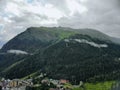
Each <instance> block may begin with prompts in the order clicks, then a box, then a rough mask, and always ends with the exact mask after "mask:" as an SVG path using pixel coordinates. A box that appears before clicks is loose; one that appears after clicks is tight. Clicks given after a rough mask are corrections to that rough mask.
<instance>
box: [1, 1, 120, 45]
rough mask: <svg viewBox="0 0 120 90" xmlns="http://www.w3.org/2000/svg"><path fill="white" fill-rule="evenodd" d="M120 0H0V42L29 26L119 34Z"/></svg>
mask: <svg viewBox="0 0 120 90" xmlns="http://www.w3.org/2000/svg"><path fill="white" fill-rule="evenodd" d="M119 5H120V0H33V1H32V2H30V1H29V2H28V0H0V6H1V7H0V25H1V24H2V25H3V26H4V28H2V29H1V30H0V45H2V44H3V43H4V42H7V41H8V40H10V39H11V38H12V37H14V36H15V35H17V34H18V33H20V32H23V31H24V30H25V29H26V28H28V27H30V26H37V27H38V26H65V27H72V28H93V29H97V30H99V31H101V32H104V33H106V34H108V35H110V36H114V37H119V38H120V30H119V29H120V12H119V10H120V6H119Z"/></svg>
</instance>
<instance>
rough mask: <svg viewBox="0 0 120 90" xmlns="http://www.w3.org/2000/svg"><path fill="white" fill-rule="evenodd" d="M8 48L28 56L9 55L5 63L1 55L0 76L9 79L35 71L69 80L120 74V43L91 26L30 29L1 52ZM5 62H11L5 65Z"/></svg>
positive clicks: (97, 79) (112, 77) (111, 78)
mask: <svg viewBox="0 0 120 90" xmlns="http://www.w3.org/2000/svg"><path fill="white" fill-rule="evenodd" d="M11 49H13V50H22V51H26V52H28V55H25V56H24V57H21V55H18V56H20V58H19V59H16V57H14V56H11V58H10V59H5V60H6V62H4V63H3V60H2V59H1V57H2V56H0V63H1V65H2V66H0V68H1V70H2V72H1V75H3V76H5V77H6V78H10V79H12V78H22V77H25V76H27V75H30V74H32V73H34V72H43V73H47V75H48V77H51V78H56V79H61V78H65V79H69V80H70V81H72V82H79V81H80V80H83V81H104V80H115V79H118V78H119V75H120V71H119V70H120V60H119V59H120V45H119V44H115V43H113V41H112V40H111V37H109V36H107V35H105V34H103V33H101V32H98V31H95V30H91V29H71V28H63V27H58V28H56V27H53V28H47V27H40V28H29V29H28V30H26V31H25V32H23V33H21V34H19V35H18V36H16V37H15V38H13V39H12V40H10V41H9V42H8V43H6V44H5V45H4V46H3V48H2V50H1V51H2V52H7V51H8V50H11ZM29 53H30V55H29ZM31 53H32V54H31ZM12 55H16V54H12ZM4 57H6V56H4ZM13 58H14V59H13ZM14 60H15V61H14ZM8 61H10V62H11V63H10V64H9V65H7V66H5V67H4V65H6V63H8Z"/></svg>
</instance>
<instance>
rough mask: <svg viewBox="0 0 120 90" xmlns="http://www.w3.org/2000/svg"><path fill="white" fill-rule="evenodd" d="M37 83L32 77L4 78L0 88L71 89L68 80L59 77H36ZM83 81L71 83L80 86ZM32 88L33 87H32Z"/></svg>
mask: <svg viewBox="0 0 120 90" xmlns="http://www.w3.org/2000/svg"><path fill="white" fill-rule="evenodd" d="M36 80H37V82H38V83H34V81H33V79H26V80H21V79H13V80H10V79H7V80H6V79H5V78H2V79H1V81H0V90H72V88H71V85H70V84H69V83H70V82H69V80H66V79H60V80H54V79H48V78H44V79H40V81H38V80H39V79H38V78H37V79H36ZM82 85H83V82H82V81H80V85H73V86H74V87H80V86H82ZM33 88H34V89H33ZM38 88H39V89H38Z"/></svg>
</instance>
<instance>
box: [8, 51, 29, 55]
mask: <svg viewBox="0 0 120 90" xmlns="http://www.w3.org/2000/svg"><path fill="white" fill-rule="evenodd" d="M7 53H12V54H25V55H27V54H28V53H27V52H25V51H22V50H8V51H7Z"/></svg>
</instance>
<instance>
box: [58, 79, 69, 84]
mask: <svg viewBox="0 0 120 90" xmlns="http://www.w3.org/2000/svg"><path fill="white" fill-rule="evenodd" d="M59 83H60V84H66V83H69V80H65V79H61V80H60V82H59Z"/></svg>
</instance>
